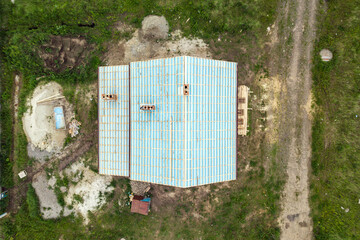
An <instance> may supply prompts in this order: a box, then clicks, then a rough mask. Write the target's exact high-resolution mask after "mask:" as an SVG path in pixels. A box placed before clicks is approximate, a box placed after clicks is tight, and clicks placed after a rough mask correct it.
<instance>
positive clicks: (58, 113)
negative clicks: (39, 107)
mask: <svg viewBox="0 0 360 240" xmlns="http://www.w3.org/2000/svg"><path fill="white" fill-rule="evenodd" d="M54 115H55V128H56V129H63V128H65V118H64V111H63V108H62V107H54Z"/></svg>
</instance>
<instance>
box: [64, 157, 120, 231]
mask: <svg viewBox="0 0 360 240" xmlns="http://www.w3.org/2000/svg"><path fill="white" fill-rule="evenodd" d="M65 173H66V174H67V176H69V179H71V180H72V181H73V182H77V183H76V184H75V185H74V184H71V185H70V187H69V189H68V191H67V196H66V197H65V202H66V203H67V204H68V205H72V206H73V209H74V211H75V212H76V213H77V214H81V215H82V216H83V217H84V220H85V224H87V223H88V222H89V219H88V212H89V211H90V212H94V211H96V210H97V209H99V208H100V207H101V206H103V205H104V204H105V203H106V194H109V193H111V192H112V191H113V190H114V188H113V187H112V186H109V185H110V183H111V181H112V177H111V176H103V175H99V174H97V173H95V172H93V171H91V170H90V169H89V168H88V167H85V166H84V164H83V163H82V162H76V163H74V164H73V165H71V166H70V167H69V168H68V169H66V170H65Z"/></svg>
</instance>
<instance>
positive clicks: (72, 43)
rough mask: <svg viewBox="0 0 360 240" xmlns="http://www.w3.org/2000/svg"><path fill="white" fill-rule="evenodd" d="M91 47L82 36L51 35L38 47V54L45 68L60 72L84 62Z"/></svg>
mask: <svg viewBox="0 0 360 240" xmlns="http://www.w3.org/2000/svg"><path fill="white" fill-rule="evenodd" d="M91 49H92V47H91V45H89V44H88V43H87V42H86V40H85V39H84V38H70V37H61V36H51V37H50V41H49V42H48V43H46V44H44V45H43V46H41V47H40V52H39V56H40V58H42V59H43V60H44V66H45V68H47V69H50V70H52V71H54V72H61V71H64V70H65V69H72V68H74V67H76V66H79V65H82V64H84V63H85V59H86V58H87V57H88V56H89V54H90V51H91Z"/></svg>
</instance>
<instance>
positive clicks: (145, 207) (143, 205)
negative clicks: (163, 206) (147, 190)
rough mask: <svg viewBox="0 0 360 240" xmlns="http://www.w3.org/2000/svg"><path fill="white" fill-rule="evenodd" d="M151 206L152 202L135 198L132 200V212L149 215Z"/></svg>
mask: <svg viewBox="0 0 360 240" xmlns="http://www.w3.org/2000/svg"><path fill="white" fill-rule="evenodd" d="M149 208H150V202H144V201H141V200H137V199H134V200H133V201H132V202H131V212H132V213H139V214H142V215H148V213H149Z"/></svg>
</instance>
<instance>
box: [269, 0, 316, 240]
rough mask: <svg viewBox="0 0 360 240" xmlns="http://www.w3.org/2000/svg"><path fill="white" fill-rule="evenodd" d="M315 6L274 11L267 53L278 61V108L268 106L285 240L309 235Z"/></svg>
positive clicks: (306, 3) (308, 1)
mask: <svg viewBox="0 0 360 240" xmlns="http://www.w3.org/2000/svg"><path fill="white" fill-rule="evenodd" d="M316 8H317V0H300V1H295V0H288V1H286V2H285V6H284V7H282V8H280V11H279V12H278V16H279V17H278V19H277V26H276V27H275V32H274V33H272V34H275V35H276V36H273V37H272V39H273V43H274V45H273V49H272V54H273V55H274V58H273V59H277V62H276V63H275V64H273V65H272V76H273V79H277V80H278V81H280V86H281V88H280V89H282V91H281V92H280V93H279V95H278V96H279V97H278V98H277V100H278V102H277V106H270V107H271V109H272V110H273V112H274V113H275V114H276V115H277V119H276V120H277V121H273V125H274V126H276V127H277V129H278V132H277V134H276V135H274V137H275V139H276V138H277V139H278V146H279V154H278V158H279V161H280V162H283V163H284V165H285V167H286V172H287V181H286V184H285V187H284V190H283V193H282V197H281V206H282V212H281V214H280V217H279V224H280V227H281V239H284V240H289V239H294V240H296V239H299V240H300V239H301V240H302V239H312V219H311V217H310V207H309V177H308V175H309V170H310V157H311V116H310V114H311V111H310V110H309V105H310V103H311V93H310V91H311V58H312V55H311V53H312V49H313V42H314V39H315V13H316ZM280 22H282V24H281V25H279V23H280ZM289 22H290V23H291V24H289ZM280 26H281V27H282V28H283V29H280ZM289 39H291V40H292V41H288V40H289ZM275 86H276V84H275ZM270 88H272V86H270ZM274 89H275V88H274ZM274 92H276V90H274ZM309 102H310V103H309Z"/></svg>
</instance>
